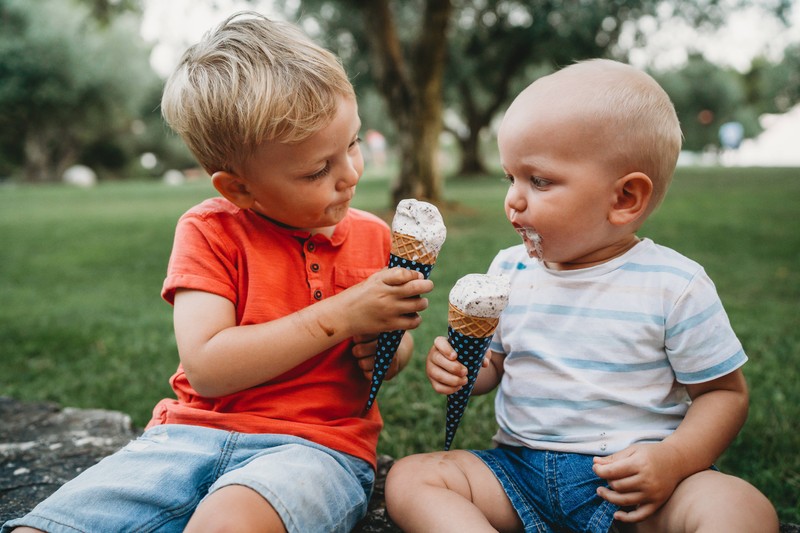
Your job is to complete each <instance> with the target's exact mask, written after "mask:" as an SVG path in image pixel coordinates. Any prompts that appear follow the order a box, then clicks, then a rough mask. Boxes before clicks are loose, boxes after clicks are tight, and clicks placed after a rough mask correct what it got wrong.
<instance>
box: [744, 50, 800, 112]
mask: <svg viewBox="0 0 800 533" xmlns="http://www.w3.org/2000/svg"><path fill="white" fill-rule="evenodd" d="M746 79H747V81H748V85H749V90H750V96H751V97H750V101H751V103H753V104H754V105H755V106H756V107H757V109H758V110H759V111H760V112H762V113H785V112H786V111H788V110H789V109H790V108H791V107H793V106H794V105H795V104H796V103H797V102H800V43H795V44H793V45H791V46H789V47H787V48H786V50H784V53H783V59H782V60H781V61H780V62H779V63H777V64H773V63H771V62H770V61H768V60H767V59H765V58H763V57H761V58H756V60H755V61H753V65H752V68H751V70H750V72H749V73H748V74H747V77H746Z"/></svg>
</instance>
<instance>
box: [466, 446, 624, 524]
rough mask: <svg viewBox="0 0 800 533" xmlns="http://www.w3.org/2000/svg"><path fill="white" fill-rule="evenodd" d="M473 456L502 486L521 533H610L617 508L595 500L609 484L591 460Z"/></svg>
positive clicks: (520, 451) (511, 452)
mask: <svg viewBox="0 0 800 533" xmlns="http://www.w3.org/2000/svg"><path fill="white" fill-rule="evenodd" d="M472 453H473V454H475V455H476V456H477V457H478V458H479V459H481V460H482V461H483V462H484V463H485V464H486V466H488V467H489V469H490V470H491V471H492V472H493V473H494V475H495V477H497V479H498V480H499V481H500V484H501V485H502V486H503V490H505V492H506V495H507V496H508V499H509V500H510V501H511V504H512V505H513V506H514V509H515V510H516V511H517V514H518V515H519V518H520V520H522V523H523V524H524V526H525V533H534V532H536V533H545V532H555V531H586V532H592V533H600V532H602V533H607V532H608V531H611V526H612V523H613V522H614V513H615V512H616V511H617V509H619V507H618V506H616V505H614V504H612V503H609V502H607V501H606V500H604V499H602V498H601V497H599V496H598V495H597V487H600V486H607V483H606V481H605V480H604V479H601V478H599V477H597V476H596V475H595V474H594V472H592V456H590V455H580V454H575V453H561V452H550V451H543V450H531V449H529V448H524V447H511V446H501V447H499V448H495V449H492V450H480V451H474V450H472Z"/></svg>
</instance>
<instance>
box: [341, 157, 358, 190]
mask: <svg viewBox="0 0 800 533" xmlns="http://www.w3.org/2000/svg"><path fill="white" fill-rule="evenodd" d="M360 178H361V172H359V170H358V166H357V165H356V164H355V161H353V160H352V159H350V160H348V162H347V164H346V165H344V166H343V168H342V173H341V175H340V176H339V182H338V185H339V188H340V189H341V190H344V189H348V188H350V187H355V186H356V185H357V184H358V180H359V179H360Z"/></svg>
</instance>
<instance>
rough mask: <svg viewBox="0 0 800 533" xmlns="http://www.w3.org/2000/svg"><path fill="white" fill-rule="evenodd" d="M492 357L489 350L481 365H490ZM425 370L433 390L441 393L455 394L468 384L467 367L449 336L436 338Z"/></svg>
mask: <svg viewBox="0 0 800 533" xmlns="http://www.w3.org/2000/svg"><path fill="white" fill-rule="evenodd" d="M490 358H491V351H488V350H487V352H486V357H484V358H483V361H482V362H481V366H482V367H484V368H485V367H488V366H489V364H490ZM425 371H426V373H427V374H428V380H429V381H430V382H431V385H433V390H435V391H436V392H438V393H439V394H453V393H454V392H457V391H458V390H459V389H461V387H463V386H464V385H466V384H467V367H466V366H464V365H463V364H461V363H460V362H459V361H458V354H457V353H456V351H455V350H454V349H453V347H452V346H451V345H450V343H449V342H448V341H447V337H436V338H435V339H434V341H433V346H432V347H431V350H430V351H429V352H428V360H427V362H426V363H425Z"/></svg>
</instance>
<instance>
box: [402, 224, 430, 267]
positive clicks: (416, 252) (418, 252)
mask: <svg viewBox="0 0 800 533" xmlns="http://www.w3.org/2000/svg"><path fill="white" fill-rule="evenodd" d="M438 253H439V252H438V250H429V249H428V248H426V246H425V243H423V242H422V241H420V240H418V239H416V238H415V237H412V236H411V235H405V234H403V233H397V232H392V254H394V255H396V256H397V257H402V258H403V259H408V260H410V261H415V262H417V263H422V264H423V265H432V264H434V263H435V262H436V256H437V255H438Z"/></svg>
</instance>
